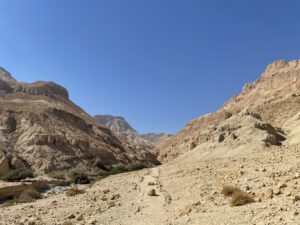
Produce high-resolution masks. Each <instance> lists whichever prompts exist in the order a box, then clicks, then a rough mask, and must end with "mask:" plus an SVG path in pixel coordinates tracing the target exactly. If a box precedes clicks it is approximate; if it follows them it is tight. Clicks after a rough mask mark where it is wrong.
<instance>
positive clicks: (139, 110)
mask: <svg viewBox="0 0 300 225" xmlns="http://www.w3.org/2000/svg"><path fill="white" fill-rule="evenodd" d="M299 11H300V1H299V0H289V1H282V0H251V1H250V0H249V1H247V0H244V1H241V0H226V1H224V0H0V66H2V67H4V68H6V69H7V70H8V71H9V72H11V73H12V75H13V76H14V77H15V78H16V79H17V80H19V81H26V82H33V81H36V80H46V81H54V82H56V83H59V84H61V85H63V86H64V87H66V88H67V89H68V91H69V93H70V98H71V100H72V101H74V102H75V103H76V104H78V105H79V106H80V107H82V108H83V109H84V110H85V111H87V112H88V113H89V114H91V115H95V114H111V115H120V116H123V117H125V118H126V119H127V121H128V122H129V123H130V124H131V125H132V126H133V127H134V128H135V129H136V130H138V131H139V132H141V133H147V132H167V133H176V132H178V131H179V130H180V129H182V128H183V127H184V126H185V124H186V123H187V122H188V121H189V120H191V119H193V118H197V117H199V116H201V115H203V114H206V113H209V112H213V111H216V110H217V109H218V108H219V107H221V106H222V105H223V103H224V102H225V101H227V100H228V99H229V98H231V97H232V96H234V95H236V94H238V93H239V92H240V91H241V90H242V87H243V85H244V84H245V83H247V82H250V81H254V80H256V79H257V78H258V77H259V76H260V74H261V73H262V72H263V71H264V69H265V67H266V66H267V65H268V64H269V63H271V62H273V61H275V60H277V59H285V60H293V59H297V58H300V44H299V43H300V42H299V40H300V13H299Z"/></svg>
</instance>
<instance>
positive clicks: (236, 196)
mask: <svg viewBox="0 0 300 225" xmlns="http://www.w3.org/2000/svg"><path fill="white" fill-rule="evenodd" d="M221 193H222V194H223V195H224V196H226V197H231V199H230V205H231V206H241V205H246V204H248V203H251V202H254V199H253V197H252V196H251V195H249V194H248V193H246V192H244V191H242V190H241V189H239V188H237V187H233V186H224V187H223V189H222V191H221Z"/></svg>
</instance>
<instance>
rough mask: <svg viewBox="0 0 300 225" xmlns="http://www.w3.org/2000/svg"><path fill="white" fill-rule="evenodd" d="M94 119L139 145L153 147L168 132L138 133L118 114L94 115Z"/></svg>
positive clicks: (165, 136)
mask: <svg viewBox="0 0 300 225" xmlns="http://www.w3.org/2000/svg"><path fill="white" fill-rule="evenodd" d="M95 119H96V121H97V122H98V123H99V124H102V125H104V126H106V127H107V128H109V129H110V130H112V131H113V132H115V133H117V134H119V135H120V136H121V137H123V138H125V139H126V140H128V141H130V142H131V143H134V144H136V145H138V146H141V147H146V148H154V146H155V145H156V144H158V143H159V142H161V141H163V140H164V139H165V138H167V137H169V136H170V135H168V134H164V133H161V134H140V133H139V132H137V131H136V130H135V129H133V128H132V126H130V124H129V123H128V122H127V121H126V120H125V119H124V118H123V117H120V116H112V115H96V116H95Z"/></svg>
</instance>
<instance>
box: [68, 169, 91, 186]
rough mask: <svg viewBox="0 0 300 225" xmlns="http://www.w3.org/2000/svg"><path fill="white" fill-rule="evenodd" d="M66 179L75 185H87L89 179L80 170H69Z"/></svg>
mask: <svg viewBox="0 0 300 225" xmlns="http://www.w3.org/2000/svg"><path fill="white" fill-rule="evenodd" d="M68 177H69V178H70V179H71V181H72V182H74V183H75V184H89V183H90V179H89V177H88V175H87V174H86V173H84V172H83V171H81V170H77V169H76V170H71V171H70V172H69V174H68Z"/></svg>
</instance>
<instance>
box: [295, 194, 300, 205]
mask: <svg viewBox="0 0 300 225" xmlns="http://www.w3.org/2000/svg"><path fill="white" fill-rule="evenodd" d="M298 201H300V196H299V195H296V196H294V198H293V202H294V203H295V202H298Z"/></svg>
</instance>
